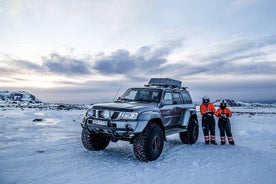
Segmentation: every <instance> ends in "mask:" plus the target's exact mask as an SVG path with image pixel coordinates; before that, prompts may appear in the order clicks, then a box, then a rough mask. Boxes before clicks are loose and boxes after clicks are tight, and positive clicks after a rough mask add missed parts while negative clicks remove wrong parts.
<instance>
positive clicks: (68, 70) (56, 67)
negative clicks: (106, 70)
mask: <svg viewBox="0 0 276 184" xmlns="http://www.w3.org/2000/svg"><path fill="white" fill-rule="evenodd" d="M42 60H43V63H42V68H43V69H44V70H46V71H47V72H50V73H55V74H61V75H87V74H90V73H91V71H90V64H89V62H88V61H86V60H85V59H76V58H72V57H70V56H62V55H60V54H58V53H52V54H50V56H49V57H42Z"/></svg>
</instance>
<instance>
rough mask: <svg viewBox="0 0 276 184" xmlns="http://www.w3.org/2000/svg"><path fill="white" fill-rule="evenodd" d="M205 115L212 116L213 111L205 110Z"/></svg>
mask: <svg viewBox="0 0 276 184" xmlns="http://www.w3.org/2000/svg"><path fill="white" fill-rule="evenodd" d="M205 115H206V116H213V115H214V112H213V111H206V112H205Z"/></svg>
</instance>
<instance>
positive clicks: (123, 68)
mask: <svg viewBox="0 0 276 184" xmlns="http://www.w3.org/2000/svg"><path fill="white" fill-rule="evenodd" d="M135 67H136V64H135V58H134V57H133V56H131V55H130V54H129V52H128V51H127V50H118V51H116V52H114V53H112V54H111V55H109V56H105V55H102V56H101V57H100V58H98V59H97V60H96V61H95V64H94V66H93V68H94V69H95V70H97V71H99V72H100V73H103V74H121V73H129V72H131V71H132V70H133V69H134V68H135Z"/></svg>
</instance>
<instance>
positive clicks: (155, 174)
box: [0, 108, 276, 184]
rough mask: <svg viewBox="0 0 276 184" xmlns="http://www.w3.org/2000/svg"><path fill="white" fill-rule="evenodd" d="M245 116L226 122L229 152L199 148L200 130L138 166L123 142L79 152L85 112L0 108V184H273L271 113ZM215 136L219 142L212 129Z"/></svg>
mask: <svg viewBox="0 0 276 184" xmlns="http://www.w3.org/2000/svg"><path fill="white" fill-rule="evenodd" d="M232 110H233V111H234V112H235V109H234V108H232ZM242 111H243V112H246V113H237V112H242ZM247 111H248V109H242V110H241V109H237V111H236V113H234V114H233V118H232V119H231V125H232V133H233V137H234V140H235V142H236V145H235V146H232V145H228V144H227V145H224V146H222V145H217V146H214V145H205V144H203V135H202V130H201V126H200V136H199V139H198V141H197V143H196V144H194V145H183V144H182V143H181V142H180V139H179V137H178V135H172V136H169V137H167V139H168V142H166V143H165V146H164V150H163V153H162V154H161V156H160V157H159V159H157V160H156V161H153V162H141V161H138V160H136V159H135V157H134V154H133V151H132V145H131V144H129V143H128V142H123V141H118V142H117V143H112V142H111V143H110V144H109V145H108V147H107V148H106V149H105V150H103V151H98V152H89V151H87V150H85V149H84V148H83V146H82V144H81V141H80V135H81V127H80V125H79V122H80V121H81V119H82V115H83V114H84V111H83V110H70V111H53V110H42V111H39V110H35V109H26V110H23V111H22V110H20V109H10V110H3V109H1V110H0V183H26V184H27V183H28V184H30V183H33V184H37V183H93V184H97V183H113V184H116V183H188V184H189V183H193V184H194V183H211V184H212V183H216V184H219V183H235V184H237V183H250V184H252V183H271V184H272V183H273V184H274V183H276V175H275V170H276V142H275V140H276V108H270V109H267V108H262V109H259V108H258V109H255V110H254V109H251V110H250V112H251V113H249V112H247ZM263 112H268V113H263ZM198 117H199V123H200V125H201V118H200V116H198ZM34 119H42V121H33V120H34ZM216 135H217V136H216V139H217V142H218V143H220V141H219V131H218V128H217V129H216Z"/></svg>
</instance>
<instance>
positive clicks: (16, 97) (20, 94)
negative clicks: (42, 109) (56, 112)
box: [0, 91, 41, 103]
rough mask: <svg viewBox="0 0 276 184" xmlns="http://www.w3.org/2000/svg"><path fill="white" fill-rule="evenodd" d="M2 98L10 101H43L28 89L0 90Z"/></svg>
mask: <svg viewBox="0 0 276 184" xmlns="http://www.w3.org/2000/svg"><path fill="white" fill-rule="evenodd" d="M0 100H2V101H6V102H9V103H14V102H25V103H41V101H40V100H39V99H38V98H36V97H35V96H34V95H32V94H30V93H28V92H26V91H15V92H10V91H0Z"/></svg>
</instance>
